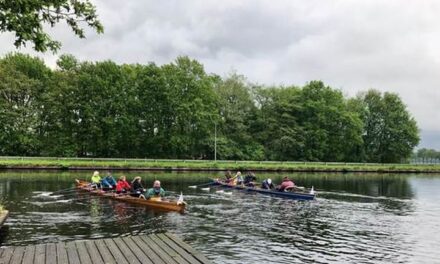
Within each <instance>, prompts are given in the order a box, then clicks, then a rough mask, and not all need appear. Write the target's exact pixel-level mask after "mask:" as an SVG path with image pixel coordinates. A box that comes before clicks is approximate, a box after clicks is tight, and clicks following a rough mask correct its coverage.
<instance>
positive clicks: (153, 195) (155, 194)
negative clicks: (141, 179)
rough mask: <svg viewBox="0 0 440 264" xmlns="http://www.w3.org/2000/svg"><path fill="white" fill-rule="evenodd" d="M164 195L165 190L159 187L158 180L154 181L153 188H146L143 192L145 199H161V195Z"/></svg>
mask: <svg viewBox="0 0 440 264" xmlns="http://www.w3.org/2000/svg"><path fill="white" fill-rule="evenodd" d="M164 196H165V190H164V189H162V187H160V181H157V180H156V181H154V183H153V188H150V189H148V191H147V192H146V193H145V199H150V200H153V201H161V200H162V197H164Z"/></svg>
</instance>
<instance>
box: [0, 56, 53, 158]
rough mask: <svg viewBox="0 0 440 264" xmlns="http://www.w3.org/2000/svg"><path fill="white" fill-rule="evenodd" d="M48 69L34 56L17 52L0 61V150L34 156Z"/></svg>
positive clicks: (38, 143)
mask: <svg viewBox="0 0 440 264" xmlns="http://www.w3.org/2000/svg"><path fill="white" fill-rule="evenodd" d="M50 74H51V72H50V70H49V69H48V68H47V67H46V65H45V64H44V63H43V61H41V60H40V59H38V58H32V57H30V56H29V55H23V54H19V53H14V54H8V55H6V56H5V57H4V58H2V59H1V60H0V123H1V124H2V125H1V126H0V153H1V154H3V155H38V154H39V151H40V148H41V144H40V140H39V139H40V135H41V130H40V127H41V118H40V117H41V111H42V110H43V109H44V107H45V105H44V101H43V95H44V93H45V90H46V88H45V87H46V83H47V81H48V79H49V78H50Z"/></svg>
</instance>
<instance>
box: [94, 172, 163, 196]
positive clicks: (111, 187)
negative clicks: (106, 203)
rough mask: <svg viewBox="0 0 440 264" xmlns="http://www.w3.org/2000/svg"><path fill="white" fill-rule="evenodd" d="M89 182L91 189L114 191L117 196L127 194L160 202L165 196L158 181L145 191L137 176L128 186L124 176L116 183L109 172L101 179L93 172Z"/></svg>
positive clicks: (97, 173)
mask: <svg viewBox="0 0 440 264" xmlns="http://www.w3.org/2000/svg"><path fill="white" fill-rule="evenodd" d="M91 182H92V183H91V185H92V187H93V188H96V189H101V190H104V191H116V193H117V194H129V195H131V196H134V197H139V198H144V199H155V200H160V199H161V197H164V196H165V190H164V189H163V188H162V187H161V186H160V181H158V180H155V181H154V183H153V187H152V188H150V189H148V190H147V189H145V188H144V187H143V185H142V182H141V177H139V176H137V177H134V179H133V180H132V181H131V184H130V183H129V182H128V181H127V177H125V176H124V175H122V176H120V177H119V179H118V181H116V180H115V179H114V178H113V176H112V174H111V172H107V175H106V176H105V177H104V178H101V176H100V175H99V171H95V172H94V173H93V176H92V179H91Z"/></svg>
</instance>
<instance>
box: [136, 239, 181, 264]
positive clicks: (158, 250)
mask: <svg viewBox="0 0 440 264" xmlns="http://www.w3.org/2000/svg"><path fill="white" fill-rule="evenodd" d="M140 239H142V240H143V241H144V242H145V243H146V244H147V245H148V246H149V247H150V248H151V249H152V250H153V251H154V252H156V253H157V255H158V256H159V257H160V258H161V259H162V260H163V261H164V262H165V263H167V264H168V263H177V264H179V263H178V262H177V261H176V260H175V259H174V258H172V257H171V256H170V255H168V253H167V252H165V251H164V250H163V249H162V248H160V247H159V246H158V245H156V243H154V242H153V240H152V239H151V237H149V236H142V237H140Z"/></svg>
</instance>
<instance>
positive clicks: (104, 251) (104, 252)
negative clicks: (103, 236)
mask: <svg viewBox="0 0 440 264" xmlns="http://www.w3.org/2000/svg"><path fill="white" fill-rule="evenodd" d="M94 242H95V243H94V244H95V245H96V248H97V249H98V251H99V253H101V257H102V259H103V260H104V263H106V264H107V263H116V260H115V259H114V258H113V255H112V253H111V252H110V250H109V249H108V248H107V245H106V244H105V243H104V241H103V240H95V241H94Z"/></svg>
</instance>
